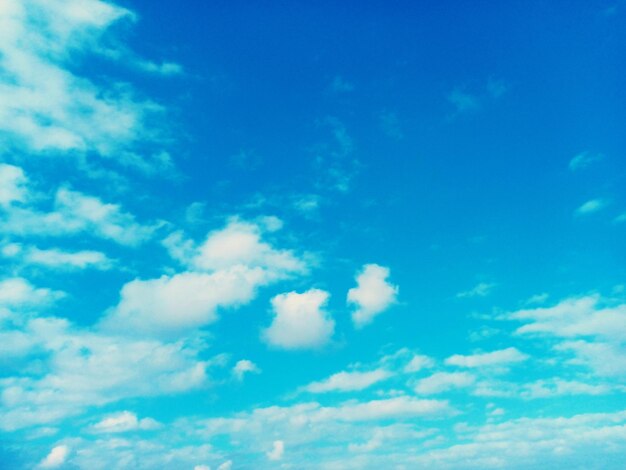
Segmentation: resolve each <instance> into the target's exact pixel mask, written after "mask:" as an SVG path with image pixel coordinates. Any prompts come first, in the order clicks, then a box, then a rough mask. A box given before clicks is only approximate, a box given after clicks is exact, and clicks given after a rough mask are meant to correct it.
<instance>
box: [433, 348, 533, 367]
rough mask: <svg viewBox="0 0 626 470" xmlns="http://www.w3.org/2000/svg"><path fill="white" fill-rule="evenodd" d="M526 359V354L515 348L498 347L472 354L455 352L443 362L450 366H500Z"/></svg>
mask: <svg viewBox="0 0 626 470" xmlns="http://www.w3.org/2000/svg"><path fill="white" fill-rule="evenodd" d="M526 359H528V355H527V354H524V353H522V352H520V351H518V350H517V349H516V348H506V349H500V350H498V351H492V352H488V353H482V354H473V355H470V356H463V355H460V354H455V355H453V356H450V357H449V358H447V359H446V361H445V363H446V364H447V365H451V366H459V367H470V368H473V367H488V366H501V365H506V364H511V363H516V362H522V361H525V360H526Z"/></svg>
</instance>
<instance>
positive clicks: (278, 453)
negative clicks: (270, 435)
mask: <svg viewBox="0 0 626 470" xmlns="http://www.w3.org/2000/svg"><path fill="white" fill-rule="evenodd" d="M284 453H285V442H284V441H274V443H273V444H272V450H270V451H269V452H268V453H267V458H268V459H270V460H280V459H282V458H283V454H284Z"/></svg>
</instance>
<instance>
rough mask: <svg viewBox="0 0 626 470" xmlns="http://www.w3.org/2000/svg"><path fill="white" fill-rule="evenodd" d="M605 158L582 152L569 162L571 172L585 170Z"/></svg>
mask: <svg viewBox="0 0 626 470" xmlns="http://www.w3.org/2000/svg"><path fill="white" fill-rule="evenodd" d="M603 158H604V155H602V154H601V153H592V152H581V153H579V154H577V155H576V156H575V157H574V158H572V159H571V160H570V161H569V169H570V170H571V171H578V170H583V169H585V168H587V167H589V166H591V165H592V164H594V163H596V162H599V161H600V160H602V159H603Z"/></svg>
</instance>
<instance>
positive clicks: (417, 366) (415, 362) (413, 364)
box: [404, 354, 435, 373]
mask: <svg viewBox="0 0 626 470" xmlns="http://www.w3.org/2000/svg"><path fill="white" fill-rule="evenodd" d="M434 365H435V361H433V359H431V358H430V357H428V356H424V355H421V354H415V355H414V356H413V357H412V358H411V360H410V361H409V362H408V363H407V365H406V366H404V372H408V373H412V372H419V371H420V370H422V369H428V368H430V367H433V366H434Z"/></svg>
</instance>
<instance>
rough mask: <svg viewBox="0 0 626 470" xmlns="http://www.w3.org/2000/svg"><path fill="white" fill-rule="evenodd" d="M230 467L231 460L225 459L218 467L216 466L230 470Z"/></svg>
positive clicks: (219, 468)
mask: <svg viewBox="0 0 626 470" xmlns="http://www.w3.org/2000/svg"><path fill="white" fill-rule="evenodd" d="M231 468H233V461H232V460H227V461H226V462H224V463H223V464H221V465H220V466H219V467H217V470H231Z"/></svg>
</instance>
